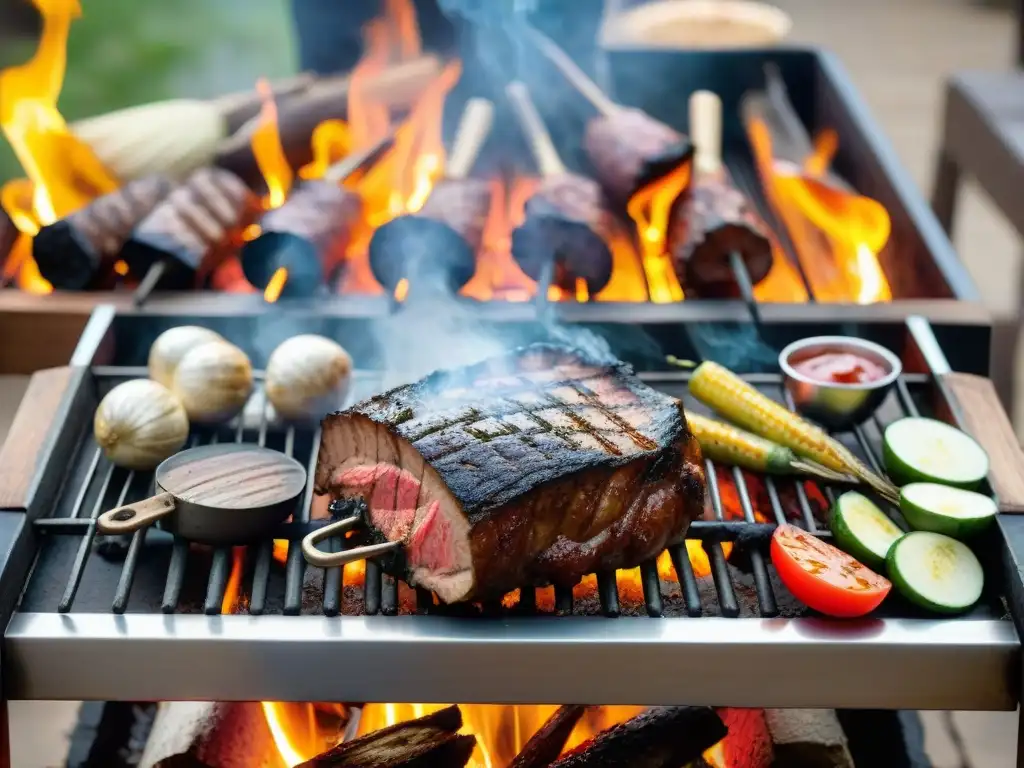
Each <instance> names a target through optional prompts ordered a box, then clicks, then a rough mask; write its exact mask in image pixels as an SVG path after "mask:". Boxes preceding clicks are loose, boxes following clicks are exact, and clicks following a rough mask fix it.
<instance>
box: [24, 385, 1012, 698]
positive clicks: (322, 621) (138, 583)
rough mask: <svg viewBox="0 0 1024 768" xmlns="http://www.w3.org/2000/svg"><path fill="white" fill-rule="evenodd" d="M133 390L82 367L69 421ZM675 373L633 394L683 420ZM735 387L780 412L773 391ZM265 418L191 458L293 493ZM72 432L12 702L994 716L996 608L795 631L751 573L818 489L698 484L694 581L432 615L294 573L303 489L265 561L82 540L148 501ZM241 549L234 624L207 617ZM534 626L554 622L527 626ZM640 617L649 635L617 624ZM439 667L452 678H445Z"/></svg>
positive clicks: (998, 659) (909, 389) (893, 613)
mask: <svg viewBox="0 0 1024 768" xmlns="http://www.w3.org/2000/svg"><path fill="white" fill-rule="evenodd" d="M140 375H145V372H144V370H143V369H136V368H124V367H118V368H114V367H94V368H92V369H91V371H89V372H88V373H87V374H86V383H87V384H88V388H89V390H90V391H89V395H88V400H89V402H88V403H87V404H86V405H85V406H83V407H84V408H86V409H87V410H88V412H89V413H91V412H92V407H93V406H94V405H95V403H96V402H97V401H98V398H99V397H102V395H103V394H104V393H105V392H107V391H109V389H110V388H111V387H112V386H114V385H115V384H117V383H119V382H120V381H122V380H125V379H128V378H134V377H137V376H140ZM688 375H689V374H687V373H655V374H644V375H642V378H644V379H645V380H646V381H648V383H650V384H651V385H652V386H654V387H656V388H658V389H661V390H663V391H665V392H667V393H669V394H672V395H675V396H679V397H682V398H683V399H684V401H685V402H686V405H687V407H688V408H692V409H693V410H696V411H701V410H703V409H702V407H701V406H699V405H697V404H695V403H694V402H692V401H691V400H690V399H689V398H688V395H687V394H686V381H687V378H688ZM747 379H748V380H749V381H751V382H752V383H754V384H755V385H756V386H758V388H760V389H761V390H762V391H765V392H766V393H768V394H769V395H770V396H773V397H776V398H782V392H783V389H782V387H781V383H780V377H779V376H778V375H776V374H757V375H751V376H748V377H747ZM378 381H379V380H378V378H377V377H376V376H375V375H373V374H369V373H366V372H362V373H357V375H356V381H355V396H356V397H357V398H361V397H363V396H366V395H368V394H371V393H373V392H375V391H376V390H377V389H378ZM932 392H933V380H932V378H931V377H930V376H928V375H923V374H908V375H904V376H903V377H902V378H901V379H900V381H899V382H898V384H897V386H896V387H895V389H894V392H893V394H892V395H890V397H889V398H888V399H887V401H886V402H885V404H883V406H882V407H881V408H880V409H879V411H878V413H877V414H876V418H874V419H872V420H871V421H869V422H868V423H866V424H865V425H863V426H862V427H859V428H857V429H855V430H854V431H852V432H850V433H844V434H841V435H839V436H838V437H839V438H840V439H841V440H842V441H843V442H844V443H845V444H846V445H847V446H848V447H850V448H851V449H852V450H854V452H856V453H858V454H859V455H860V456H861V457H862V458H864V459H865V460H867V461H868V462H869V463H871V464H872V465H875V466H877V465H878V462H879V460H880V459H879V456H880V454H879V453H878V446H879V443H880V437H881V431H882V429H883V427H884V425H885V424H886V423H889V422H891V421H892V420H894V419H896V418H899V417H901V416H903V415H906V414H919V413H924V414H927V413H929V412H930V407H929V406H928V402H929V400H930V394H931V393H932ZM267 411H268V409H267V407H266V406H265V403H264V401H263V398H262V395H261V394H260V393H257V394H256V395H254V397H253V398H252V400H251V401H250V404H249V407H247V409H246V411H245V413H244V414H243V417H242V418H241V419H240V420H238V421H237V423H236V424H234V425H230V426H224V427H221V428H219V429H215V430H204V431H196V432H194V433H193V435H192V436H191V438H190V444H203V443H209V442H214V441H225V440H234V441H240V440H243V439H244V440H246V441H252V442H257V443H259V444H261V445H266V446H268V447H271V448H274V449H277V450H282V451H284V452H285V453H287V454H289V455H292V456H295V457H296V458H297V459H299V461H301V462H303V463H305V464H306V465H307V466H308V467H309V469H310V472H311V473H312V470H313V467H314V464H315V451H314V446H316V445H318V443H319V435H318V434H317V433H316V432H313V431H304V430H297V429H295V428H292V427H289V428H283V427H279V426H277V425H274V424H272V423H271V422H270V421H269V419H268V413H267ZM80 427H81V430H80V434H78V435H77V438H76V439H77V441H78V443H77V447H76V448H75V449H74V459H73V461H72V462H71V463H70V465H69V467H68V471H67V473H66V479H65V482H64V487H63V488H62V489H61V491H60V493H59V496H58V502H57V504H56V506H55V507H54V512H53V515H52V516H51V517H43V518H40V519H37V520H35V522H34V523H33V527H34V530H35V533H36V534H37V535H38V537H39V539H40V546H39V550H38V556H37V558H36V562H35V565H34V567H33V572H32V575H31V577H30V579H29V580H28V583H27V586H26V588H25V590H24V592H23V594H22V597H21V602H20V605H19V607H18V611H17V612H16V613H15V615H14V618H13V619H12V622H11V624H10V626H9V627H8V631H7V633H6V641H7V649H8V655H7V659H6V666H5V668H4V669H5V672H6V673H7V674H8V677H7V681H6V682H7V685H8V686H9V688H10V689H11V694H10V696H11V697H12V698H100V699H110V700H117V699H124V700H146V699H175V698H185V699H189V698H199V699H203V698H209V699H218V700H231V699H273V700H338V699H350V700H365V701H414V700H421V699H423V695H424V693H425V692H426V691H433V692H434V695H439V694H437V691H439V690H441V691H444V692H445V694H444V696H442V698H445V699H450V700H459V701H465V702H471V701H481V702H495V701H503V702H522V703H538V702H552V703H554V702H560V701H562V700H563V699H564V698H565V697H566V696H568V695H569V694H567V693H566V690H567V689H571V690H572V695H571V698H573V700H576V701H583V702H585V703H631V702H643V703H666V704H667V703H690V704H694V703H708V704H723V703H728V704H730V705H733V706H828V707H837V706H838V707H886V708H920V707H922V706H929V707H941V708H949V709H954V708H956V709H1004V708H1012V707H1014V706H1015V704H1016V700H1017V698H1016V697H1017V693H1016V690H1015V686H1014V685H1012V684H1011V681H1012V680H1013V679H1014V678H1013V676H1012V675H1011V673H1010V669H1012V668H1013V667H1014V665H1015V664H1016V658H1017V655H1018V653H1019V645H1018V642H1017V638H1016V633H1015V632H1014V629H1013V625H1012V623H1011V622H1010V621H1008V620H1007V619H1006V618H1005V617H1004V615H1005V610H1004V608H1003V607H1002V605H1001V603H1000V601H999V596H998V595H996V594H992V593H988V594H986V596H985V599H984V600H983V602H982V604H980V605H979V606H978V607H977V608H975V609H974V610H973V611H972V612H971V613H970V614H969V615H968V616H965V617H962V618H960V619H957V620H936V619H935V618H934V617H927V616H925V615H924V614H921V613H918V612H916V611H915V610H914V609H913V608H912V607H910V606H909V605H908V604H906V603H903V602H901V601H900V600H899V599H898V598H894V599H890V600H889V601H887V603H886V605H885V606H883V610H882V611H881V612H880V613H879V614H878V617H877V618H874V619H871V620H867V621H864V622H860V623H849V622H846V623H837V622H831V621H823V620H820V619H816V618H814V617H813V616H810V615H809V614H808V612H807V611H806V609H804V608H803V607H802V606H800V605H799V604H798V603H797V602H796V601H795V600H794V599H793V598H792V596H791V595H790V594H789V593H788V591H787V590H786V589H785V588H784V587H783V586H782V585H781V583H780V582H779V581H778V579H777V577H776V576H775V573H774V569H773V568H772V566H771V564H770V559H769V557H768V544H769V541H770V536H771V532H772V530H773V529H774V525H775V524H776V523H780V522H783V521H787V520H788V521H791V522H795V523H796V524H798V525H800V526H802V527H804V528H806V529H808V530H810V531H813V532H815V533H816V534H817V535H819V536H822V537H823V538H826V539H827V538H828V537H829V533H828V530H827V525H826V520H827V518H826V517H825V511H826V508H827V506H828V504H829V503H831V502H832V501H833V500H834V498H835V490H834V489H832V488H828V487H823V488H820V489H819V488H818V487H817V486H816V485H813V484H811V483H807V484H806V485H805V483H804V482H794V481H793V480H792V479H789V478H767V477H760V476H755V475H753V474H750V473H747V472H745V471H741V470H739V469H735V468H731V467H724V466H716V465H712V464H711V463H708V464H707V465H706V470H707V477H708V490H709V494H708V504H707V505H706V506H707V508H708V512H707V514H706V519H704V520H700V521H696V522H694V523H693V525H692V526H691V528H690V532H689V534H688V536H689V538H690V539H691V540H697V541H699V542H700V543H701V544H702V546H703V550H704V552H705V554H706V557H707V561H708V565H709V571H710V575H707V576H701V575H699V574H697V573H695V571H694V569H693V567H692V566H691V561H690V557H689V555H688V552H687V547H686V545H685V544H679V545H678V546H673V547H670V548H669V550H668V551H667V554H665V555H663V556H662V557H660V558H659V559H658V561H649V562H646V563H644V564H642V565H641V566H640V568H639V569H638V573H637V574H636V575H632V576H629V577H623V579H622V580H621V581H620V580H617V578H616V574H614V573H600V574H596V577H595V578H593V579H590V580H585V582H587V581H589V582H590V583H589V584H584V585H583V586H581V587H578V588H577V589H576V590H572V589H562V588H558V589H554V590H551V589H550V588H548V589H536V590H534V589H523V590H521V591H520V594H519V596H518V600H516V601H513V600H508V599H507V600H506V601H503V603H493V604H484V605H472V606H439V605H436V604H435V601H434V599H433V597H432V595H430V593H428V592H426V591H424V590H421V589H416V590H413V589H411V588H409V587H408V586H407V585H406V584H404V583H401V582H399V581H396V580H395V579H393V578H391V577H389V576H387V575H386V574H382V573H381V571H380V568H379V567H378V566H377V565H376V564H374V563H367V564H366V565H365V575H364V581H363V583H364V585H365V586H364V587H363V586H360V585H358V584H357V583H353V580H352V579H350V578H345V579H343V577H342V572H341V569H329V570H328V571H327V572H326V574H324V572H323V571H321V570H320V569H317V568H313V567H307V566H306V564H305V561H304V560H303V558H302V554H301V551H300V548H299V547H298V546H297V542H298V541H299V540H301V538H302V537H303V536H304V535H305V534H306V533H308V532H309V531H310V530H312V529H313V528H314V527H315V526H318V525H322V524H323V523H322V522H321V521H320V520H314V519H313V517H314V515H315V514H316V512H317V509H318V508H317V507H316V505H314V496H313V494H312V491H311V488H308V489H307V492H306V494H305V496H304V497H303V499H302V501H301V503H300V506H299V508H298V510H297V513H296V517H295V520H294V521H293V522H288V523H284V524H282V525H281V526H280V527H279V529H278V531H277V532H276V534H275V536H274V538H275V539H286V540H288V541H290V542H292V545H291V546H290V547H289V551H288V554H287V558H286V559H285V561H284V562H283V563H280V562H277V558H276V557H275V551H274V550H275V546H274V544H273V542H272V541H270V540H267V541H263V542H260V543H258V544H254V545H250V546H249V547H248V548H246V549H245V550H242V549H236V550H235V551H234V552H233V551H232V548H230V547H220V548H207V547H200V546H197V545H189V544H188V543H186V542H184V541H182V540H179V539H175V538H173V537H171V536H170V535H169V534H166V533H165V532H162V531H158V530H155V529H150V530H149V531H146V532H137V533H135V534H134V535H132V536H131V537H130V538H126V539H124V540H120V539H105V538H104V537H98V536H97V534H96V531H95V522H94V521H95V518H96V516H97V515H98V514H99V513H100V512H102V511H104V510H105V509H109V508H111V507H113V506H115V505H117V504H122V503H124V502H126V501H132V500H135V499H139V498H143V497H145V496H147V495H149V494H150V493H151V488H152V473H133V472H128V471H126V470H122V469H117V468H114V467H112V466H111V465H110V464H109V463H108V462H107V461H106V459H104V458H102V457H101V456H100V455H99V452H98V450H97V449H96V447H95V444H94V443H93V441H92V438H91V432H90V430H89V428H88V424H84V423H80ZM339 544H340V542H337V541H336V542H334V545H335V546H338V545H339ZM725 545H731V546H732V552H731V554H729V555H728V556H727V553H726V551H725V548H724V547H725ZM243 551H244V558H245V568H244V572H243V577H242V583H241V591H242V594H244V595H246V596H247V598H248V602H247V605H243V606H242V609H241V610H240V611H239V614H240V615H230V616H221V615H219V614H220V613H221V610H222V604H223V602H224V597H225V592H226V589H227V585H228V582H229V578H230V576H231V573H232V564H233V562H234V558H236V557H240V556H242V555H241V554H240V553H242V552H243ZM659 565H660V566H661V569H662V571H663V573H662V574H661V575H659ZM986 566H987V568H989V569H991V563H986ZM351 569H352V566H348V567H347V569H346V570H349V572H350V573H351ZM666 570H667V571H668V572H669V573H668V574H666V573H665V571H666ZM673 574H674V576H673ZM665 576H669V578H664V577H665ZM988 583H989V584H996V583H998V581H997V579H995V578H991V579H989V582H988ZM637 585H638V586H637ZM552 592H553V595H552ZM552 613H553V614H557V615H558V618H554V617H551V616H548V618H542V617H541V616H540V615H541V614H552ZM467 615H473V616H474V618H472V619H470V618H466V617H467ZM643 615H647V616H651V617H665V618H664V619H663V620H662V621H659V622H651V621H650V620H648V619H640V618H636V617H637V616H643ZM602 616H604V617H609V618H602ZM610 617H619V618H614V619H612V618H610ZM698 618H699V620H695V619H698ZM134 640H141V641H143V642H133V641H134ZM641 647H642V649H643V650H642V652H643V653H644V655H645V661H644V665H643V666H644V668H648V669H657V670H660V671H659V672H658V673H655V674H650V673H646V674H637V673H636V672H635V670H634V671H631V667H632V666H634V665H633V664H631V663H629V662H628V661H627V659H629V658H631V656H633V655H635V654H636V653H637V652H638V649H640V648H641ZM97 653H107V654H112V655H113V657H115V658H116V660H117V665H118V667H117V669H114V670H110V669H99V668H97V666H96V665H95V661H94V660H95V658H96V657H95V654H97ZM338 659H348V660H351V661H350V662H349V663H348V664H344V663H343V664H338V663H337V660H338ZM353 664H354V666H353ZM496 664H500V667H501V668H500V669H496V668H495V665H496ZM780 664H799V665H801V666H802V672H801V674H800V675H799V679H798V680H796V681H791V683H787V685H786V686H773V685H772V684H771V683H770V680H771V678H772V675H773V673H774V670H776V669H778V668H779V665H780ZM538 665H542V666H543V670H542V673H541V671H539V668H538ZM651 665H653V666H651ZM335 668H336V669H335ZM446 669H447V670H453V669H460V670H463V672H462V674H460V675H458V679H457V680H453V679H451V676H450V675H446V674H445V673H444V670H446ZM595 669H601V670H602V673H601V674H599V675H595V674H594V673H593V670H595ZM72 670H73V673H72ZM267 670H273V671H271V672H268V671H267ZM431 686H432V687H431Z"/></svg>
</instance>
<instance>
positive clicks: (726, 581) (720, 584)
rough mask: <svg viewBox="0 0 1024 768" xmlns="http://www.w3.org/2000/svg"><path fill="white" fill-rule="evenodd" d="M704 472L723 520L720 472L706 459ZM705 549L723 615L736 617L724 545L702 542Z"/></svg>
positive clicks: (714, 506)
mask: <svg viewBox="0 0 1024 768" xmlns="http://www.w3.org/2000/svg"><path fill="white" fill-rule="evenodd" d="M704 474H705V476H706V477H707V483H708V493H709V494H710V496H711V509H712V511H713V512H714V514H715V520H717V521H718V522H722V520H723V519H724V518H723V516H722V497H721V495H720V493H719V491H718V474H717V472H716V471H715V465H714V464H713V463H712V462H711V461H710V460H707V459H705V460H704ZM701 544H702V545H703V547H704V551H705V552H707V555H708V560H709V561H710V563H711V576H712V577H713V578H714V580H715V589H716V590H718V604H719V606H720V607H721V609H722V615H723V616H725V617H726V618H730V619H735V618H736V617H737V616H739V615H740V606H739V603H737V602H736V593H735V592H734V591H733V588H732V578H731V577H730V575H729V564H728V562H726V559H725V553H724V552H723V551H722V545H721V544H719V543H718V542H717V541H713V542H706V543H705V542H703V541H702V542H701Z"/></svg>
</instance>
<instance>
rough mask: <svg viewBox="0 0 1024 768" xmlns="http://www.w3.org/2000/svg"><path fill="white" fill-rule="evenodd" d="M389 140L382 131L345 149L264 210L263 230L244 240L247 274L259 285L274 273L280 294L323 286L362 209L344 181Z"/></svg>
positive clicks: (309, 293) (308, 291)
mask: <svg viewBox="0 0 1024 768" xmlns="http://www.w3.org/2000/svg"><path fill="white" fill-rule="evenodd" d="M393 140H394V137H393V136H385V137H384V138H382V139H381V140H380V141H378V142H376V143H375V144H374V145H372V146H371V147H368V148H367V149H365V150H363V151H362V152H355V153H353V154H351V155H349V156H348V157H346V158H345V159H344V160H341V161H340V162H338V163H335V164H334V165H332V166H331V167H330V168H328V169H327V171H326V172H325V173H324V175H323V177H322V178H320V179H315V180H310V181H304V182H302V183H301V184H300V185H299V186H298V188H297V189H295V191H294V192H292V194H291V196H290V197H289V198H288V199H287V200H286V201H285V202H284V204H283V205H281V206H280V207H278V208H275V209H273V210H271V211H268V212H267V213H265V214H263V217H262V218H261V219H260V221H259V226H260V230H261V234H260V235H259V237H257V238H255V239H254V240H251V241H249V242H248V243H246V244H245V245H244V246H242V253H241V259H242V268H243V269H244V270H245V277H246V279H247V280H248V281H249V282H250V283H251V284H252V285H253V286H255V287H256V288H258V289H259V290H261V291H263V290H265V289H266V288H267V286H268V285H269V284H270V283H271V281H272V280H274V279H275V275H278V277H277V278H276V279H277V280H279V281H281V282H282V287H281V290H280V292H279V295H281V296H312V295H314V294H315V293H316V292H317V291H318V290H319V289H320V288H321V287H322V286H324V285H325V284H326V282H327V279H328V277H329V272H330V267H331V265H332V264H335V263H337V261H338V260H339V259H340V258H342V257H343V256H344V255H345V248H346V247H347V246H348V244H349V241H350V240H351V234H352V228H353V227H354V226H355V225H356V224H357V223H358V222H359V219H360V216H361V214H362V211H363V201H362V198H361V197H360V196H359V193H357V192H354V191H353V190H351V189H347V188H345V187H344V186H342V182H343V181H344V180H345V179H346V178H348V177H349V176H351V175H352V174H353V173H355V172H356V171H359V170H362V169H363V168H365V167H366V166H367V165H369V164H371V163H373V162H374V161H375V160H376V159H377V158H379V157H380V155H381V154H382V153H383V152H384V151H386V150H387V149H388V148H389V147H390V146H391V144H392V143H393ZM281 270H285V272H284V273H283V274H284V277H281V274H282V273H281Z"/></svg>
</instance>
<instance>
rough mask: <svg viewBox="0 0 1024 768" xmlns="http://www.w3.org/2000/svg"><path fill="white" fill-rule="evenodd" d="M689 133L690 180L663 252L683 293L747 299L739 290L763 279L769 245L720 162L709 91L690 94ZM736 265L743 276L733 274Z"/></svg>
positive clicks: (717, 110)
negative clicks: (691, 154) (673, 265)
mask: <svg viewBox="0 0 1024 768" xmlns="http://www.w3.org/2000/svg"><path fill="white" fill-rule="evenodd" d="M690 135H691V136H693V138H694V143H695V144H696V146H697V154H696V157H695V158H694V163H693V180H692V183H691V184H690V190H689V192H688V193H685V194H684V195H682V196H681V197H680V199H679V201H678V202H677V204H676V206H675V208H674V209H673V211H672V215H671V217H670V220H669V229H668V235H667V240H668V248H669V251H670V252H671V254H672V256H673V258H674V260H675V262H676V269H677V271H679V272H680V273H682V275H683V278H684V281H685V283H686V289H687V292H690V293H693V294H695V295H699V296H703V297H721V296H735V295H737V293H739V295H743V298H745V299H748V300H749V301H753V296H752V295H751V296H749V297H748V296H746V295H744V294H746V293H748V292H750V291H751V290H752V287H753V286H754V285H757V283H759V282H760V281H761V280H763V279H764V278H765V277H767V275H768V272H769V271H770V270H771V267H772V247H771V242H770V241H769V240H768V237H767V235H766V234H765V225H764V223H763V222H762V221H761V220H760V218H759V217H758V215H757V213H756V212H755V211H754V209H753V207H752V206H751V204H750V202H749V201H748V200H747V199H746V197H744V195H743V193H742V192H740V191H739V190H738V189H736V187H735V186H733V184H732V181H731V179H730V178H729V174H728V172H727V171H726V169H725V166H723V165H722V149H721V148H722V102H721V101H720V100H719V98H718V97H717V96H716V95H715V94H713V93H710V92H708V91H698V92H697V93H695V94H693V97H692V98H691V99H690ZM737 256H738V257H739V259H738V260H737V259H736V258H735V257H737ZM740 263H741V264H742V266H743V267H745V271H746V273H747V275H746V276H744V275H742V274H737V269H736V267H737V265H738V264H740ZM747 276H749V280H747V279H746V277H747ZM747 283H749V285H747Z"/></svg>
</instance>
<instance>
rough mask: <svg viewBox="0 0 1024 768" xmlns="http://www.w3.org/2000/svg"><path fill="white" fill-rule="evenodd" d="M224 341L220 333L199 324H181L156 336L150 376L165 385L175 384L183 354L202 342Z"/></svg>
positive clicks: (151, 356) (151, 353)
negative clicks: (175, 374)
mask: <svg viewBox="0 0 1024 768" xmlns="http://www.w3.org/2000/svg"><path fill="white" fill-rule="evenodd" d="M210 341H224V339H223V338H221V335H220V334H219V333H216V332H214V331H211V330H210V329H209V328H201V327H200V326H198V325H179V326H178V327H177V328H171V329H170V330H167V331H164V332H163V333H161V334H160V335H159V336H157V337H156V341H154V342H153V346H151V347H150V348H149V378H151V379H153V381H159V382H160V383H161V384H163V385H164V386H165V387H172V386H173V385H174V370H175V368H177V367H178V363H179V362H180V361H181V358H182V356H183V355H184V354H185V353H186V352H190V351H192V350H193V349H195V348H196V347H198V346H199V345H200V344H206V343H207V342H210Z"/></svg>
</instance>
